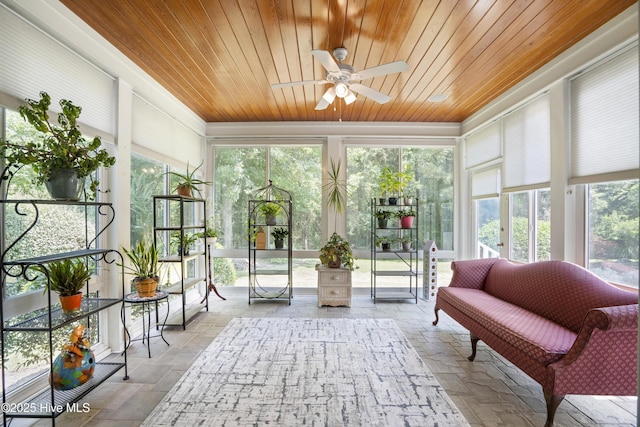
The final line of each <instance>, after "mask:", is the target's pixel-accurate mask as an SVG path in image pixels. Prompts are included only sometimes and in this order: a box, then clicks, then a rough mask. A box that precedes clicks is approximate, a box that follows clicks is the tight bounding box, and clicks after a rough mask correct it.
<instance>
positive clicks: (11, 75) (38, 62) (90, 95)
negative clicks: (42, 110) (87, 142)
mask: <svg viewBox="0 0 640 427" xmlns="http://www.w3.org/2000/svg"><path fill="white" fill-rule="evenodd" d="M0 22H1V23H2V24H1V25H0V58H1V60H0V91H1V92H4V93H6V94H8V95H11V96H13V97H15V98H18V99H25V98H31V99H39V97H40V96H39V94H40V92H41V91H44V92H47V93H48V94H49V95H50V96H51V107H50V108H51V110H53V111H55V112H60V110H61V108H60V105H59V104H58V103H59V101H60V99H67V100H70V101H72V102H73V103H74V104H75V105H79V106H80V107H82V114H81V115H80V120H79V121H80V122H81V123H84V124H87V125H89V126H91V127H93V128H96V129H98V130H100V131H103V132H105V133H107V134H110V135H113V133H114V128H113V125H114V119H113V110H114V107H113V101H114V89H113V84H114V83H113V82H114V79H113V77H111V76H108V75H107V74H105V73H104V72H103V71H102V70H99V69H98V68H96V67H95V66H94V65H92V64H89V63H88V62H87V61H86V60H84V59H83V58H81V57H80V56H79V55H77V54H76V53H75V52H72V51H71V50H69V49H67V48H66V47H64V46H62V45H61V44H60V43H58V42H57V41H55V40H54V39H52V38H51V37H49V36H48V35H46V34H44V33H43V32H42V31H40V30H38V29H36V28H34V27H33V26H32V25H31V24H29V23H28V22H26V21H24V20H23V19H22V18H20V17H19V16H17V15H16V14H14V13H13V12H11V11H10V10H8V9H6V7H4V6H2V5H0ZM54 120H55V118H54Z"/></svg>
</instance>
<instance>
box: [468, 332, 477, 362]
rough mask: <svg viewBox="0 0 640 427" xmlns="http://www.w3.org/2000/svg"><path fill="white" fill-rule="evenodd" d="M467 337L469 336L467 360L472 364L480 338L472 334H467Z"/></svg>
mask: <svg viewBox="0 0 640 427" xmlns="http://www.w3.org/2000/svg"><path fill="white" fill-rule="evenodd" d="M469 335H470V336H471V356H469V357H467V359H469V360H470V361H472V362H473V360H474V359H475V358H476V351H477V350H478V341H480V338H478V337H477V336H475V335H474V334H472V333H469Z"/></svg>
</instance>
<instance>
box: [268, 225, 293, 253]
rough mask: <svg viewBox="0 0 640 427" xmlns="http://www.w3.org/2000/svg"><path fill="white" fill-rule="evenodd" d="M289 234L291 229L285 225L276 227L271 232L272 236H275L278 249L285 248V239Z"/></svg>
mask: <svg viewBox="0 0 640 427" xmlns="http://www.w3.org/2000/svg"><path fill="white" fill-rule="evenodd" d="M288 235H289V230H287V229H286V228H284V227H275V228H274V229H273V231H272V232H271V237H273V240H274V243H275V245H276V249H282V248H284V239H286V238H287V236H288Z"/></svg>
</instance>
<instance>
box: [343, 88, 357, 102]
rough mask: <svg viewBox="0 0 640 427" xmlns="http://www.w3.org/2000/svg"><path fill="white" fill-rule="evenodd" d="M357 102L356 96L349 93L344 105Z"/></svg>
mask: <svg viewBox="0 0 640 427" xmlns="http://www.w3.org/2000/svg"><path fill="white" fill-rule="evenodd" d="M355 100H356V94H355V93H353V92H352V91H349V94H347V96H345V97H344V103H345V104H347V105H349V104H351V103H352V102H353V101H355Z"/></svg>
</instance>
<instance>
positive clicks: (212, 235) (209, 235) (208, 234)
mask: <svg viewBox="0 0 640 427" xmlns="http://www.w3.org/2000/svg"><path fill="white" fill-rule="evenodd" d="M196 236H197V237H198V239H204V241H205V243H206V244H207V245H215V244H216V241H217V240H218V231H217V230H216V229H215V228H213V227H207V228H206V229H205V230H204V231H201V232H199V233H196Z"/></svg>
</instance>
